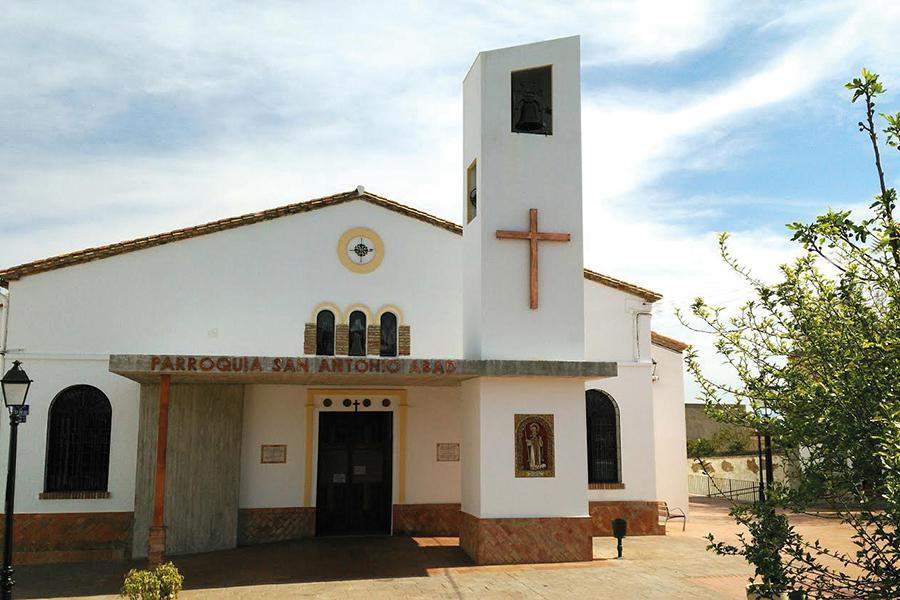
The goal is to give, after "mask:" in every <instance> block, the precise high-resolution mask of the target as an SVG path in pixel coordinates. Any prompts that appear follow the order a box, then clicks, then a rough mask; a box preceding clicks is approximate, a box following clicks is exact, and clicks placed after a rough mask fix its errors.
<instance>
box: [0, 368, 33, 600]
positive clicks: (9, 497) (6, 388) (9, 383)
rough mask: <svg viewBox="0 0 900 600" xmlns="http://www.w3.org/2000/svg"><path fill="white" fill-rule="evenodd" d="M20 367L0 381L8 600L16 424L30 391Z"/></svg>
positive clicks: (2, 584) (2, 591)
mask: <svg viewBox="0 0 900 600" xmlns="http://www.w3.org/2000/svg"><path fill="white" fill-rule="evenodd" d="M21 365H22V363H20V362H19V361H14V362H13V366H12V368H11V369H10V370H9V371H7V372H6V375H4V376H3V379H2V380H0V386H2V388H3V403H4V404H6V408H7V409H8V410H9V466H8V468H7V471H6V505H5V509H4V510H5V514H4V519H5V525H6V526H5V528H4V530H3V571H2V572H0V598H2V600H11V598H12V588H13V584H14V583H15V582H14V581H13V568H12V529H13V512H15V499H16V498H15V496H16V442H17V439H18V434H19V423H24V422H25V418H26V417H27V416H28V405H27V404H25V398H26V397H27V396H28V389H29V388H30V387H31V380H30V379H29V378H28V374H26V373H25V371H23V370H22V368H21Z"/></svg>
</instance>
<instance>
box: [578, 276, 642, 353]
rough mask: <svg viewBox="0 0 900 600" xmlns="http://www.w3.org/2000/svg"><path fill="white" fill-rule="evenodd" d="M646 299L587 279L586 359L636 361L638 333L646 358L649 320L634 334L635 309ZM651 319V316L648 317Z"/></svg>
mask: <svg viewBox="0 0 900 600" xmlns="http://www.w3.org/2000/svg"><path fill="white" fill-rule="evenodd" d="M644 304H645V303H644V302H643V300H641V299H640V298H638V297H637V296H633V295H631V294H628V293H625V292H623V291H621V290H617V289H614V288H611V287H608V286H605V285H602V284H600V283H597V282H596V281H591V280H589V279H585V280H584V329H585V334H584V346H585V352H584V357H585V359H586V360H610V361H616V362H634V360H635V351H634V348H635V340H636V337H635V336H636V335H639V336H640V344H639V346H640V347H641V348H644V349H645V350H644V359H645V360H647V361H649V360H650V356H649V354H648V353H647V351H646V348H649V345H650V327H649V323H647V325H646V326H644V327H641V328H640V330H639V331H638V333H635V328H636V326H637V325H636V320H635V312H634V311H635V310H636V309H638V308H639V307H643V306H644ZM646 319H647V321H649V318H646Z"/></svg>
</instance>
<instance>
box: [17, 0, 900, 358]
mask: <svg viewBox="0 0 900 600" xmlns="http://www.w3.org/2000/svg"><path fill="white" fill-rule="evenodd" d="M4 8H5V15H4V19H3V20H2V22H0V53H2V55H3V56H4V60H3V61H0V78H2V79H3V80H4V81H7V82H13V85H6V86H3V87H2V88H0V134H2V135H3V137H4V139H5V140H6V142H5V143H4V146H3V148H2V149H0V198H3V201H2V203H0V227H2V228H3V229H2V230H0V233H2V234H3V235H2V238H0V265H2V266H6V265H9V264H15V263H17V262H22V261H25V260H29V259H33V258H39V257H43V256H47V255H51V254H55V253H58V252H63V251H67V250H73V249H77V248H80V247H84V246H88V245H94V244H102V243H108V242H110V241H115V240H116V239H125V238H129V237H133V236H137V235H142V234H148V233H153V232H158V231H162V230H166V229H170V228H174V227H179V226H184V225H190V224H193V223H196V222H200V221H204V220H208V219H213V218H218V217H224V216H228V215H233V214H237V213H241V212H245V211H251V210H257V209H260V208H266V207H271V206H275V205H278V204H282V203H286V202H291V201H298V200H302V199H305V198H310V197H315V196H320V195H325V194H330V193H333V192H336V191H342V190H346V189H352V188H354V187H355V186H356V185H359V184H364V185H365V186H366V187H367V188H369V189H371V190H373V191H375V192H378V193H382V194H385V195H388V196H390V197H393V198H396V199H398V200H400V201H402V202H406V203H409V204H413V205H415V206H417V207H419V208H421V209H423V210H426V211H429V212H433V213H435V214H438V215H440V216H443V217H445V218H449V219H452V220H456V221H458V220H459V215H458V212H459V207H458V198H459V197H460V193H459V188H460V186H461V181H462V178H461V177H460V176H459V171H460V165H459V158H460V156H461V149H460V148H461V140H460V118H461V113H462V110H461V104H460V99H459V96H460V81H461V79H462V77H463V75H464V73H465V71H466V69H467V68H468V66H469V64H470V61H471V60H472V58H473V57H474V55H475V53H476V52H477V51H478V50H479V49H485V48H494V47H500V46H506V45H512V44H516V43H523V42H527V41H534V40H537V39H545V38H550V37H557V36H562V35H571V34H574V33H581V34H582V45H583V62H584V64H585V66H586V67H598V68H602V69H612V68H619V69H623V70H627V69H629V68H637V67H640V68H645V69H646V68H648V67H649V66H660V65H665V64H667V63H673V62H676V61H678V60H680V59H682V58H684V57H686V56H693V57H696V56H702V53H704V52H705V53H708V54H709V56H710V58H711V59H712V58H714V54H715V53H716V52H717V51H718V50H719V49H727V45H728V44H729V43H732V42H731V38H732V36H735V35H738V34H740V33H741V32H744V33H745V32H746V31H747V30H763V31H765V32H766V33H767V34H768V35H770V36H771V38H772V39H771V40H769V41H765V42H758V45H755V46H753V47H752V48H748V50H747V54H753V56H751V57H749V58H748V60H747V61H746V64H744V65H743V66H742V67H741V70H740V71H737V72H734V73H730V74H726V75H724V76H718V77H717V78H715V79H711V80H703V79H695V81H694V82H693V83H692V84H691V85H682V86H677V87H675V89H673V90H671V91H668V92H666V93H661V92H658V91H648V90H647V89H643V88H640V87H637V86H635V87H631V88H629V87H623V85H622V84H621V83H617V84H616V86H615V87H611V86H606V85H603V84H595V85H593V86H590V87H586V89H585V99H584V108H583V124H584V191H585V218H586V226H587V227H588V228H589V231H590V232H591V237H590V238H589V239H588V240H587V243H586V257H587V258H586V262H587V264H588V265H589V266H592V267H595V268H597V269H599V270H601V271H605V272H609V273H610V274H612V275H616V276H620V277H623V278H625V279H629V280H634V281H635V282H636V283H641V284H644V285H647V286H648V287H651V288H654V289H659V290H660V291H662V292H663V293H664V294H665V295H666V301H665V304H664V307H663V308H662V310H661V311H660V312H659V314H658V316H657V318H656V321H657V326H658V327H659V328H660V329H663V330H665V331H666V332H667V333H670V334H672V335H675V336H686V335H687V334H686V333H685V332H684V331H683V330H682V329H681V328H680V327H678V326H677V325H676V324H675V323H674V322H673V318H672V315H671V307H672V306H673V305H674V304H679V305H682V306H683V305H686V304H687V303H688V302H689V301H690V299H691V298H692V297H693V296H695V295H698V294H703V295H706V296H708V297H710V298H712V299H713V300H715V299H716V298H717V297H718V298H721V299H725V300H731V299H733V297H735V296H736V295H738V296H739V295H740V291H739V289H738V287H737V284H736V282H735V281H734V280H733V278H731V277H730V276H729V275H728V274H727V273H726V272H725V270H724V268H723V266H722V265H721V263H720V262H719V260H718V259H717V257H716V254H715V242H714V234H713V232H709V231H703V230H702V229H698V228H697V227H696V226H689V225H688V223H687V222H686V219H684V214H685V213H686V212H688V211H693V212H694V213H695V214H696V213H697V211H714V210H715V209H716V202H717V199H716V198H709V197H706V198H702V199H701V201H698V200H697V199H696V198H693V197H689V198H678V197H676V196H674V195H672V194H671V193H670V192H668V190H666V189H664V187H663V186H662V184H661V182H662V181H663V180H664V178H665V176H666V175H669V174H672V173H675V172H683V171H685V170H691V171H704V170H705V171H715V170H717V169H720V168H722V167H723V166H725V165H730V164H733V163H735V162H737V161H740V160H741V158H742V157H743V156H744V155H745V153H747V152H748V151H750V150H751V149H752V148H753V145H754V143H755V139H754V136H755V135H757V134H755V133H754V128H753V127H752V125H753V124H754V119H758V118H759V117H760V116H761V115H771V114H772V113H773V112H774V111H780V112H785V113H786V112H788V111H791V110H802V107H803V106H805V105H806V104H807V103H809V102H810V101H811V98H812V97H813V95H815V94H818V95H821V94H823V93H824V94H826V95H827V94H829V93H831V92H832V91H833V90H832V89H831V88H830V87H829V88H827V89H824V88H823V87H822V85H823V82H828V83H829V85H831V82H832V80H833V79H834V78H835V77H844V76H846V74H847V73H848V72H849V71H855V70H856V69H857V68H858V67H859V66H861V65H862V64H871V65H872V66H873V67H875V68H877V69H878V70H879V71H880V72H882V74H883V75H884V76H885V79H887V80H889V81H890V79H891V78H893V79H894V80H895V81H896V80H897V79H900V73H898V72H897V71H898V65H900V50H898V47H897V45H896V43H895V41H894V39H893V38H894V36H895V35H896V31H897V30H898V25H900V6H898V5H897V3H896V2H887V1H886V2H866V3H860V2H828V3H816V4H815V5H802V6H790V7H785V6H784V5H782V4H781V3H771V4H769V3H765V4H760V3H745V2H715V1H707V2H703V1H695V2H678V3H672V2H624V1H623V2H606V3H595V2H576V3H565V4H559V5H551V4H548V3H545V2H504V3H491V4H486V5H481V4H478V3H474V2H469V3H464V4H458V3H434V4H427V3H425V4H423V3H414V2H410V3H404V4H399V3H392V4H390V5H383V4H378V5H376V4H368V5H366V4H361V5H357V6H355V7H354V9H352V10H344V11H339V10H336V9H335V8H334V4H333V3H324V2H323V3H283V2H259V3H253V4H246V3H230V4H228V3H226V4H223V3H218V2H216V3H212V2H210V3H191V4H185V3H181V2H153V3H138V2H134V3H131V4H123V3H117V4H115V5H112V4H108V5H102V6H99V5H97V4H95V3H92V4H89V5H88V4H84V5H82V4H79V3H76V2H66V3H56V4H52V3H50V4H48V3H14V4H12V5H10V6H8V7H4ZM741 39H742V40H743V39H749V38H741ZM772 40H774V41H772ZM748 43H749V42H748ZM823 89H824V91H823ZM798 105H799V106H798ZM148 107H149V108H148ZM151 109H152V110H151ZM141 111H143V112H141ZM142 115H143V117H142ZM141 118H144V119H150V120H149V121H147V122H142V121H141ZM648 198H650V199H655V200H656V201H657V203H656V204H655V209H654V203H653V202H647V201H646V199H648ZM660 199H662V201H665V202H671V203H672V204H673V207H672V208H671V209H668V210H659V206H660V204H659V201H660ZM16 225H27V229H26V230H24V231H20V230H18V229H17V228H16V227H15V226H16ZM734 243H735V250H736V251H737V253H738V254H740V255H741V256H742V257H743V258H745V259H746V260H747V261H748V262H749V263H750V265H751V266H753V267H757V268H760V269H770V268H771V266H772V265H775V264H777V263H779V262H782V261H783V260H784V259H785V258H786V257H787V256H788V255H789V253H790V248H789V246H788V245H787V244H786V243H785V241H784V236H783V234H782V232H780V231H773V230H769V229H766V228H764V227H757V228H754V229H750V230H747V231H739V232H737V235H736V236H735V238H734ZM742 250H746V252H742ZM688 341H693V338H691V339H689V340H688Z"/></svg>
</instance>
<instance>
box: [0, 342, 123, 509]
mask: <svg viewBox="0 0 900 600" xmlns="http://www.w3.org/2000/svg"><path fill="white" fill-rule="evenodd" d="M7 362H9V361H7ZM22 367H23V368H24V369H25V370H26V372H27V373H28V376H29V377H31V379H33V380H34V383H33V384H32V385H31V388H30V390H29V392H28V405H29V407H30V409H29V410H30V412H29V415H28V420H27V421H26V422H25V423H23V424H21V425H19V439H18V452H17V464H16V512H17V513H58V512H91V511H96V512H116V511H131V510H134V478H135V465H136V461H137V434H138V403H139V395H140V386H139V385H138V384H137V383H134V382H133V381H130V380H128V379H125V378H123V377H119V376H118V375H113V374H112V373H110V372H109V369H108V358H107V357H105V356H89V355H88V356H81V357H77V356H71V357H63V356H60V357H56V358H53V359H48V358H34V357H32V358H28V359H27V360H24V361H23V364H22ZM80 383H83V384H87V385H92V386H94V387H96V388H97V389H99V390H100V391H102V392H103V393H104V394H106V396H107V398H109V401H110V404H111V405H112V422H111V431H110V452H109V454H110V460H109V463H110V464H109V487H108V490H109V492H110V497H109V498H106V499H97V500H39V499H38V494H40V493H41V492H42V491H44V466H45V461H46V458H47V455H46V441H47V414H48V411H49V409H50V402H51V401H52V400H53V398H54V397H55V396H56V395H57V394H58V393H59V392H61V391H62V390H63V389H64V388H67V387H69V386H70V385H75V384H80ZM0 422H2V425H0V431H2V433H0V440H2V443H0V461H2V464H3V465H6V460H7V456H8V448H9V445H8V444H9V419H7V418H2V419H0ZM0 472H2V474H0V478H2V482H3V485H4V486H5V484H6V468H3V469H0Z"/></svg>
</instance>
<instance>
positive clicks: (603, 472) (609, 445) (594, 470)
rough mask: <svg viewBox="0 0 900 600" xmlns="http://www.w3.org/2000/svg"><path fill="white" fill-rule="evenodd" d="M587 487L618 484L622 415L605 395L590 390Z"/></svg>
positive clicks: (588, 402) (586, 400)
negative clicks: (620, 418) (592, 484)
mask: <svg viewBox="0 0 900 600" xmlns="http://www.w3.org/2000/svg"><path fill="white" fill-rule="evenodd" d="M585 402H586V403H587V406H586V409H587V447H588V483H619V482H620V480H619V411H618V409H617V408H616V404H615V402H614V401H613V399H612V398H610V397H609V395H608V394H607V393H606V392H601V391H599V390H588V391H587V392H585Z"/></svg>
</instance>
